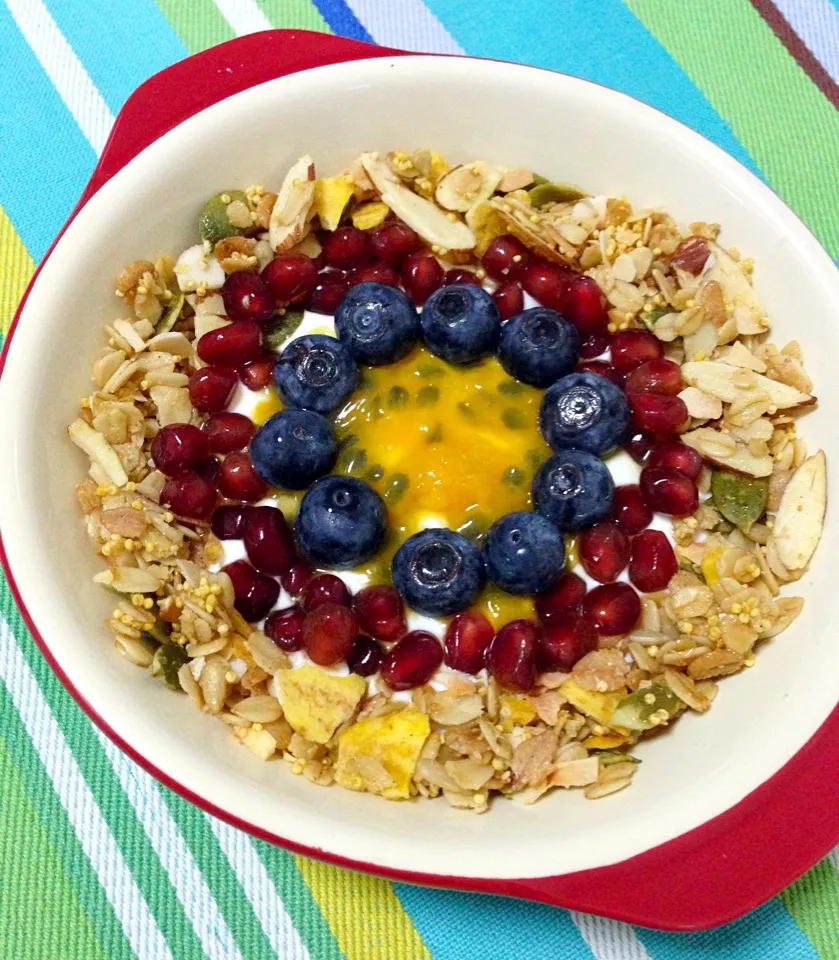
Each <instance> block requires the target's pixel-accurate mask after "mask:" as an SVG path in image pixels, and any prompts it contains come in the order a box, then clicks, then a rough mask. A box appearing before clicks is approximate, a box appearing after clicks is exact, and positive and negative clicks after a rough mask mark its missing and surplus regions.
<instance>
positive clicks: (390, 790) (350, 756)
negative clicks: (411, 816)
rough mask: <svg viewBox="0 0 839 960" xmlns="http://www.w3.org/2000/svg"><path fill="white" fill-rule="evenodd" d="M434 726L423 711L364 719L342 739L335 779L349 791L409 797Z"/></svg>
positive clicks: (395, 797)
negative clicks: (414, 776) (423, 747)
mask: <svg viewBox="0 0 839 960" xmlns="http://www.w3.org/2000/svg"><path fill="white" fill-rule="evenodd" d="M430 732H431V725H430V723H429V720H428V717H427V716H426V715H425V714H424V713H420V711H419V710H403V711H402V712H400V713H390V714H387V715H386V716H382V717H371V718H370V719H369V720H360V721H359V722H358V723H354V724H353V725H352V726H351V727H348V728H347V729H346V730H345V731H344V732H343V733H342V734H341V737H340V739H339V740H338V762H337V763H336V765H335V780H336V782H337V783H339V784H340V785H341V786H342V787H347V788H348V789H349V790H360V791H362V792H364V791H366V792H368V793H377V794H379V795H380V796H382V797H385V798H386V799H388V800H406V799H407V798H408V797H409V796H410V795H411V791H410V785H411V778H412V777H413V775H414V771H415V770H416V767H417V762H418V761H419V755H420V751H421V750H422V745H423V744H424V743H425V741H426V738H427V737H428V734H429V733H430Z"/></svg>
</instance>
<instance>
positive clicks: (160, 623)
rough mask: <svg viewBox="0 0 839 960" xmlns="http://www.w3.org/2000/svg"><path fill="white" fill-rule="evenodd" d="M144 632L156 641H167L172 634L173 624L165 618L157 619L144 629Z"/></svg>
mask: <svg viewBox="0 0 839 960" xmlns="http://www.w3.org/2000/svg"><path fill="white" fill-rule="evenodd" d="M142 632H143V633H144V634H147V635H148V637H149V638H150V639H151V640H154V642H155V643H166V641H167V640H168V639H169V637H170V636H171V635H172V624H171V623H167V622H166V621H165V620H155V622H154V623H153V624H152V626H150V627H149V628H148V630H143V631H142Z"/></svg>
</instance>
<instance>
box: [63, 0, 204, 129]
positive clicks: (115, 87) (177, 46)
mask: <svg viewBox="0 0 839 960" xmlns="http://www.w3.org/2000/svg"><path fill="white" fill-rule="evenodd" d="M46 3H47V7H48V8H49V11H50V13H51V14H52V15H53V18H54V19H55V21H56V23H57V24H58V27H59V29H60V30H61V32H62V33H63V34H64V36H65V37H66V38H67V41H68V43H69V44H70V46H71V47H72V48H73V50H75V52H76V56H78V58H79V59H80V60H81V61H82V63H83V64H84V66H85V69H86V70H87V72H88V73H89V74H90V78H91V80H93V82H94V84H95V85H96V86H97V88H98V89H99V92H100V93H101V94H102V97H103V99H104V100H105V103H107V104H108V107H109V108H110V109H111V111H112V112H113V113H117V111H118V110H119V108H120V107H121V106H122V105H123V103H124V102H125V101H126V99H127V98H128V95H129V94H130V93H131V92H132V91H133V90H134V89H135V88H136V87H137V86H139V85H140V84H141V83H142V82H143V81H144V80H145V79H147V78H148V77H150V76H151V75H152V74H153V73H157V71H158V70H162V69H163V68H164V67H168V66H169V65H170V64H171V63H174V62H175V61H176V60H181V59H183V58H184V57H185V56H186V55H187V50H186V48H185V47H184V46H183V44H182V43H181V42H180V40H178V38H177V36H176V35H175V32H174V31H173V30H172V28H171V27H170V26H169V23H168V22H167V21H166V19H165V18H164V16H163V14H162V13H161V12H160V10H159V9H158V8H157V6H156V5H155V4H154V2H153V0H120V2H119V10H118V11H116V10H115V7H114V4H113V3H112V2H111V0H86V2H84V3H79V2H78V0H46Z"/></svg>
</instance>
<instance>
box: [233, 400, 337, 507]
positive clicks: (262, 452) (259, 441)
mask: <svg viewBox="0 0 839 960" xmlns="http://www.w3.org/2000/svg"><path fill="white" fill-rule="evenodd" d="M250 454H251V461H252V463H253V468H254V470H256V472H257V473H258V474H259V475H260V477H262V479H263V480H264V481H265V482H266V483H270V484H271V486H272V487H283V488H284V489H286V490H305V489H306V487H308V486H309V484H310V483H314V481H315V480H317V478H318V477H322V476H323V475H324V474H325V473H329V471H330V470H331V469H332V466H333V464H334V463H335V458H336V456H337V454H338V444H337V443H336V442H335V437H334V436H333V434H332V427H331V426H330V425H329V421H328V420H327V419H326V418H325V417H322V416H321V415H320V414H319V413H314V412H313V411H311V410H294V409H288V410H282V411H281V412H280V413H275V414H274V416H273V417H270V418H269V419H268V420H266V421H265V423H263V424H262V426H261V427H260V428H259V429H258V430H257V431H256V434H255V435H254V438H253V440H251V447H250Z"/></svg>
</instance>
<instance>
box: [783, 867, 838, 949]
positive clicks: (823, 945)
mask: <svg viewBox="0 0 839 960" xmlns="http://www.w3.org/2000/svg"><path fill="white" fill-rule="evenodd" d="M779 896H780V899H781V902H782V903H783V905H784V906H785V907H786V908H787V910H789V912H790V913H791V914H792V916H793V918H794V919H795V922H796V923H797V924H798V926H799V927H801V929H802V930H803V931H804V933H806V934H807V936H808V938H809V940H810V942H811V943H812V944H813V946H814V947H815V949H816V951H817V953H818V955H819V960H839V937H837V930H839V876H837V874H836V870H835V868H834V867H833V865H832V864H831V863H830V862H829V861H828V860H822V862H821V863H819V864H817V865H816V866H815V867H813V869H812V870H811V871H810V872H809V873H805V874H804V876H803V877H802V878H801V879H800V880H797V881H796V882H795V883H794V884H793V885H792V886H791V887H788V888H787V889H786V890H784V891H783V892H782V893H781V894H780V895H779Z"/></svg>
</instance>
